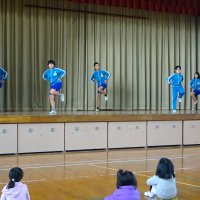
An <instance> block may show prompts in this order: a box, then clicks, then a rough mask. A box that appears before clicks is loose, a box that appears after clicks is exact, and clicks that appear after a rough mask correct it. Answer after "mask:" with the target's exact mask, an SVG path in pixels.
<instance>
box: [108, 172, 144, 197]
mask: <svg viewBox="0 0 200 200" xmlns="http://www.w3.org/2000/svg"><path fill="white" fill-rule="evenodd" d="M116 186H117V189H116V190H115V191H114V192H113V194H112V195H111V196H107V197H105V199H104V200H140V192H139V191H138V189H137V180H136V177H135V176H134V174H133V173H132V172H130V171H123V170H121V169H120V170H119V171H118V172H117V184H116Z"/></svg>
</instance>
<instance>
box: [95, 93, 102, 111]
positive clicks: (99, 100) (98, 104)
mask: <svg viewBox="0 0 200 200" xmlns="http://www.w3.org/2000/svg"><path fill="white" fill-rule="evenodd" d="M100 105H101V94H100V93H97V96H96V111H98V109H99V107H100Z"/></svg>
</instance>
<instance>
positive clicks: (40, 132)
mask: <svg viewBox="0 0 200 200" xmlns="http://www.w3.org/2000/svg"><path fill="white" fill-rule="evenodd" d="M199 130H200V111H196V112H191V111H189V110H188V111H187V110H185V111H177V113H176V114H174V113H172V112H171V111H169V110H162V111H100V112H94V111H74V112H69V111H68V112H61V111H60V112H59V111H58V112H57V115H54V116H50V115H49V113H48V111H44V112H1V113H0V154H13V153H14V154H16V153H38V152H56V151H77V150H94V149H116V148H147V147H160V146H184V145H199V144H200V134H199ZM8 144H9V145H8Z"/></svg>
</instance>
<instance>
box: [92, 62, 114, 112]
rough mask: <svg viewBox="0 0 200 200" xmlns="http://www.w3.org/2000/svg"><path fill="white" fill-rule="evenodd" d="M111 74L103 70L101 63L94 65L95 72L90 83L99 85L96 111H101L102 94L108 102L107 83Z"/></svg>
mask: <svg viewBox="0 0 200 200" xmlns="http://www.w3.org/2000/svg"><path fill="white" fill-rule="evenodd" d="M110 76H111V74H110V73H109V72H108V71H105V70H102V69H101V67H100V65H99V63H98V62H95V63H94V72H93V74H92V76H91V77H90V81H93V82H95V83H97V98H96V111H97V112H98V111H99V107H100V101H101V94H103V95H104V98H105V101H108V94H107V91H106V88H107V81H108V79H109V78H110Z"/></svg>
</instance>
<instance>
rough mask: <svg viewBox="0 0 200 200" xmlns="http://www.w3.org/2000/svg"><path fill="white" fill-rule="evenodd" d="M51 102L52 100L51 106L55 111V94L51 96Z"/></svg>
mask: <svg viewBox="0 0 200 200" xmlns="http://www.w3.org/2000/svg"><path fill="white" fill-rule="evenodd" d="M49 100H50V104H51V109H52V110H55V96H54V95H53V94H51V95H50V96H49Z"/></svg>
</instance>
